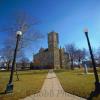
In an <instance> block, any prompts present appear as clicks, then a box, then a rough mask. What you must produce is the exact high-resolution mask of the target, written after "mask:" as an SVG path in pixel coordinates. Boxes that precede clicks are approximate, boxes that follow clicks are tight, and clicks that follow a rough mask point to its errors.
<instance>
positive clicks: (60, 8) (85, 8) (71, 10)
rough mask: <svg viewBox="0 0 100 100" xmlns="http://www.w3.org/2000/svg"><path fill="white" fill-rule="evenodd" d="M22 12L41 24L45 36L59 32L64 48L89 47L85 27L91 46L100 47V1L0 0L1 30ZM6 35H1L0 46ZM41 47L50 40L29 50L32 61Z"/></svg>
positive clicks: (40, 28) (39, 27) (39, 28)
mask: <svg viewBox="0 0 100 100" xmlns="http://www.w3.org/2000/svg"><path fill="white" fill-rule="evenodd" d="M20 10H25V11H26V12H28V13H29V14H30V15H32V16H34V17H36V18H37V19H39V20H40V21H41V23H40V24H39V25H37V26H36V29H37V30H39V31H40V32H42V33H43V34H47V33H48V32H50V31H52V30H54V31H56V32H58V33H59V41H60V45H61V46H62V47H63V46H64V45H65V44H68V43H75V44H76V45H77V47H80V48H87V42H86V38H85V35H84V33H83V30H84V28H85V27H87V28H88V30H89V36H90V40H91V43H92V46H93V47H94V48H97V47H99V46H100V39H99V38H100V0H0V27H2V26H3V25H5V24H6V23H10V21H11V19H10V15H11V14H12V13H14V12H16V11H20ZM7 36H8V35H7V33H4V32H0V47H3V41H4V40H5V38H6V37H7ZM40 47H45V48H46V47H47V38H45V39H43V40H42V41H41V42H40V44H38V45H37V46H32V47H31V48H27V50H26V55H27V56H28V57H29V58H30V59H32V54H33V53H35V52H37V50H38V49H39V48H40ZM27 52H28V53H27Z"/></svg>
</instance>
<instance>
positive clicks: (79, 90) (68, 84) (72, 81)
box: [55, 69, 100, 100]
mask: <svg viewBox="0 0 100 100" xmlns="http://www.w3.org/2000/svg"><path fill="white" fill-rule="evenodd" d="M89 71H90V72H92V70H91V69H90V70H89ZM55 72H56V74H57V76H58V78H59V80H60V82H61V85H62V87H63V88H64V90H65V91H66V92H68V93H71V94H74V95H77V96H80V97H83V98H88V97H89V95H90V93H91V91H93V90H94V82H95V81H94V75H93V74H89V75H86V74H83V70H79V69H76V70H73V71H71V70H56V71H55ZM99 78H100V76H99ZM94 100H100V95H99V96H98V97H96V98H94Z"/></svg>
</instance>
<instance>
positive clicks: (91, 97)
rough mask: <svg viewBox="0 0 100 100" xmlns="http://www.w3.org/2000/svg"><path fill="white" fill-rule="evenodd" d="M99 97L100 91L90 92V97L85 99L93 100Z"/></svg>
mask: <svg viewBox="0 0 100 100" xmlns="http://www.w3.org/2000/svg"><path fill="white" fill-rule="evenodd" d="M99 95H100V90H99V91H92V92H91V94H90V96H89V97H88V98H87V100H93V98H94V97H98V96H99Z"/></svg>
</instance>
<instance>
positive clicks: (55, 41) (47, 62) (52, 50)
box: [33, 32, 67, 69]
mask: <svg viewBox="0 0 100 100" xmlns="http://www.w3.org/2000/svg"><path fill="white" fill-rule="evenodd" d="M33 57H34V58H33V59H34V61H33V62H34V64H35V65H40V66H46V67H48V68H54V69H60V68H64V67H66V65H67V61H66V60H67V55H66V54H65V53H64V49H63V48H61V47H60V48H59V37H58V33H56V32H50V33H48V48H46V49H44V48H41V49H40V50H39V53H37V54H35V55H34V56H33Z"/></svg>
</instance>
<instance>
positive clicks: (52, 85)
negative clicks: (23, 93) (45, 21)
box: [23, 71, 85, 100]
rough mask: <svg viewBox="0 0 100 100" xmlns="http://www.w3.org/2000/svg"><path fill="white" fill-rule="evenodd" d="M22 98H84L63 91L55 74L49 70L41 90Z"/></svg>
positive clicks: (29, 99)
mask: <svg viewBox="0 0 100 100" xmlns="http://www.w3.org/2000/svg"><path fill="white" fill-rule="evenodd" d="M23 100H85V99H83V98H80V97H77V96H74V95H71V94H69V93H66V92H64V90H63V88H62V86H61V84H60V82H59V80H58V78H57V77H56V74H55V73H54V72H52V71H49V73H48V75H47V78H46V79H45V81H44V84H43V87H42V89H41V91H40V92H39V93H37V94H33V95H31V96H29V97H26V98H24V99H23Z"/></svg>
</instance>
